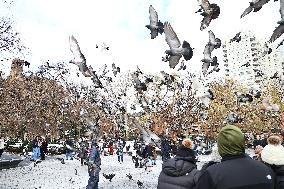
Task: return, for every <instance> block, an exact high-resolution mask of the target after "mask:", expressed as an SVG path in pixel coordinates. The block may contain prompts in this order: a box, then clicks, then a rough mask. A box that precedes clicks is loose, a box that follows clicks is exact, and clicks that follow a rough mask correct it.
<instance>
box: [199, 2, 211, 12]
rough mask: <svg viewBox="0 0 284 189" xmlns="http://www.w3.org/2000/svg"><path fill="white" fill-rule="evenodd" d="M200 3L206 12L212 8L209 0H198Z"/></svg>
mask: <svg viewBox="0 0 284 189" xmlns="http://www.w3.org/2000/svg"><path fill="white" fill-rule="evenodd" d="M198 3H199V5H200V6H201V7H202V9H203V10H204V11H205V12H210V10H211V8H210V3H209V1H208V0H198Z"/></svg>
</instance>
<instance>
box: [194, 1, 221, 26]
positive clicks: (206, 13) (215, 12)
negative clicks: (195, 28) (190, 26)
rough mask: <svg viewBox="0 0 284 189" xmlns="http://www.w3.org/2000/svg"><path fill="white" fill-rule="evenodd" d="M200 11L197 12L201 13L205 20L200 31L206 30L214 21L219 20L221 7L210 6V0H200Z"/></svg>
mask: <svg viewBox="0 0 284 189" xmlns="http://www.w3.org/2000/svg"><path fill="white" fill-rule="evenodd" d="M198 3H199V5H200V7H201V8H200V9H199V10H198V11H196V13H197V12H201V15H202V16H203V20H202V21H201V26H200V30H201V31H202V30H204V29H205V28H207V27H208V26H209V24H210V23H211V21H212V20H214V19H216V18H218V16H219V14H220V7H219V6H218V5H217V4H214V3H212V4H210V3H209V1H208V0H198Z"/></svg>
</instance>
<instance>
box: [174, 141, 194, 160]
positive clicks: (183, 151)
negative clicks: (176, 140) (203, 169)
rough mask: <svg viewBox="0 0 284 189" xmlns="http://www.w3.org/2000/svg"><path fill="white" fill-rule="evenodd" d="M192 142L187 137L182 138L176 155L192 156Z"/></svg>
mask: <svg viewBox="0 0 284 189" xmlns="http://www.w3.org/2000/svg"><path fill="white" fill-rule="evenodd" d="M193 148H194V144H193V142H192V140H190V139H189V138H186V139H183V141H182V144H181V145H180V146H179V147H178V150H177V153H176V155H177V156H180V157H194V151H193Z"/></svg>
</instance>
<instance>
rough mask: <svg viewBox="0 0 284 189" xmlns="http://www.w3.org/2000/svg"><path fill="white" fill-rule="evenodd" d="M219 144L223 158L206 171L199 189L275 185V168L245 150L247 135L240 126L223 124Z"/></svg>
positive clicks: (268, 187)
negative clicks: (248, 154) (251, 156)
mask: <svg viewBox="0 0 284 189" xmlns="http://www.w3.org/2000/svg"><path fill="white" fill-rule="evenodd" d="M217 146H218V152H219V154H220V156H221V157H222V160H221V162H220V163H217V164H214V165H211V166H209V167H208V168H207V169H206V170H204V171H203V172H202V174H201V176H200V177H199V180H198V183H197V186H196V189H205V188H206V189H248V188H249V189H274V179H275V178H274V177H275V176H274V173H273V170H272V169H271V168H270V167H268V166H266V165H264V164H263V163H262V162H260V161H256V160H253V159H251V158H250V157H248V156H247V155H246V154H245V137H244V134H243V133H242V131H241V130H240V129H239V128H238V127H237V126H234V125H227V126H225V127H223V128H222V129H221V131H220V133H219V135H218V138H217Z"/></svg>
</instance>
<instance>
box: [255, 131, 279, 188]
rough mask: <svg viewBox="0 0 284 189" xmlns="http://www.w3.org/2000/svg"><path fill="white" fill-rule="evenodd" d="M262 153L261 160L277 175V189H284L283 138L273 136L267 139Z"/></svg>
mask: <svg viewBox="0 0 284 189" xmlns="http://www.w3.org/2000/svg"><path fill="white" fill-rule="evenodd" d="M267 142H268V145H266V146H265V147H264V148H263V150H262V151H261V160H262V161H263V162H264V163H265V164H266V165H268V166H270V167H271V168H272V169H273V171H274V173H275V175H276V187H275V188H276V189H284V147H283V146H282V145H281V143H282V137H281V136H278V135H272V136H270V137H269V138H268V139H267Z"/></svg>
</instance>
